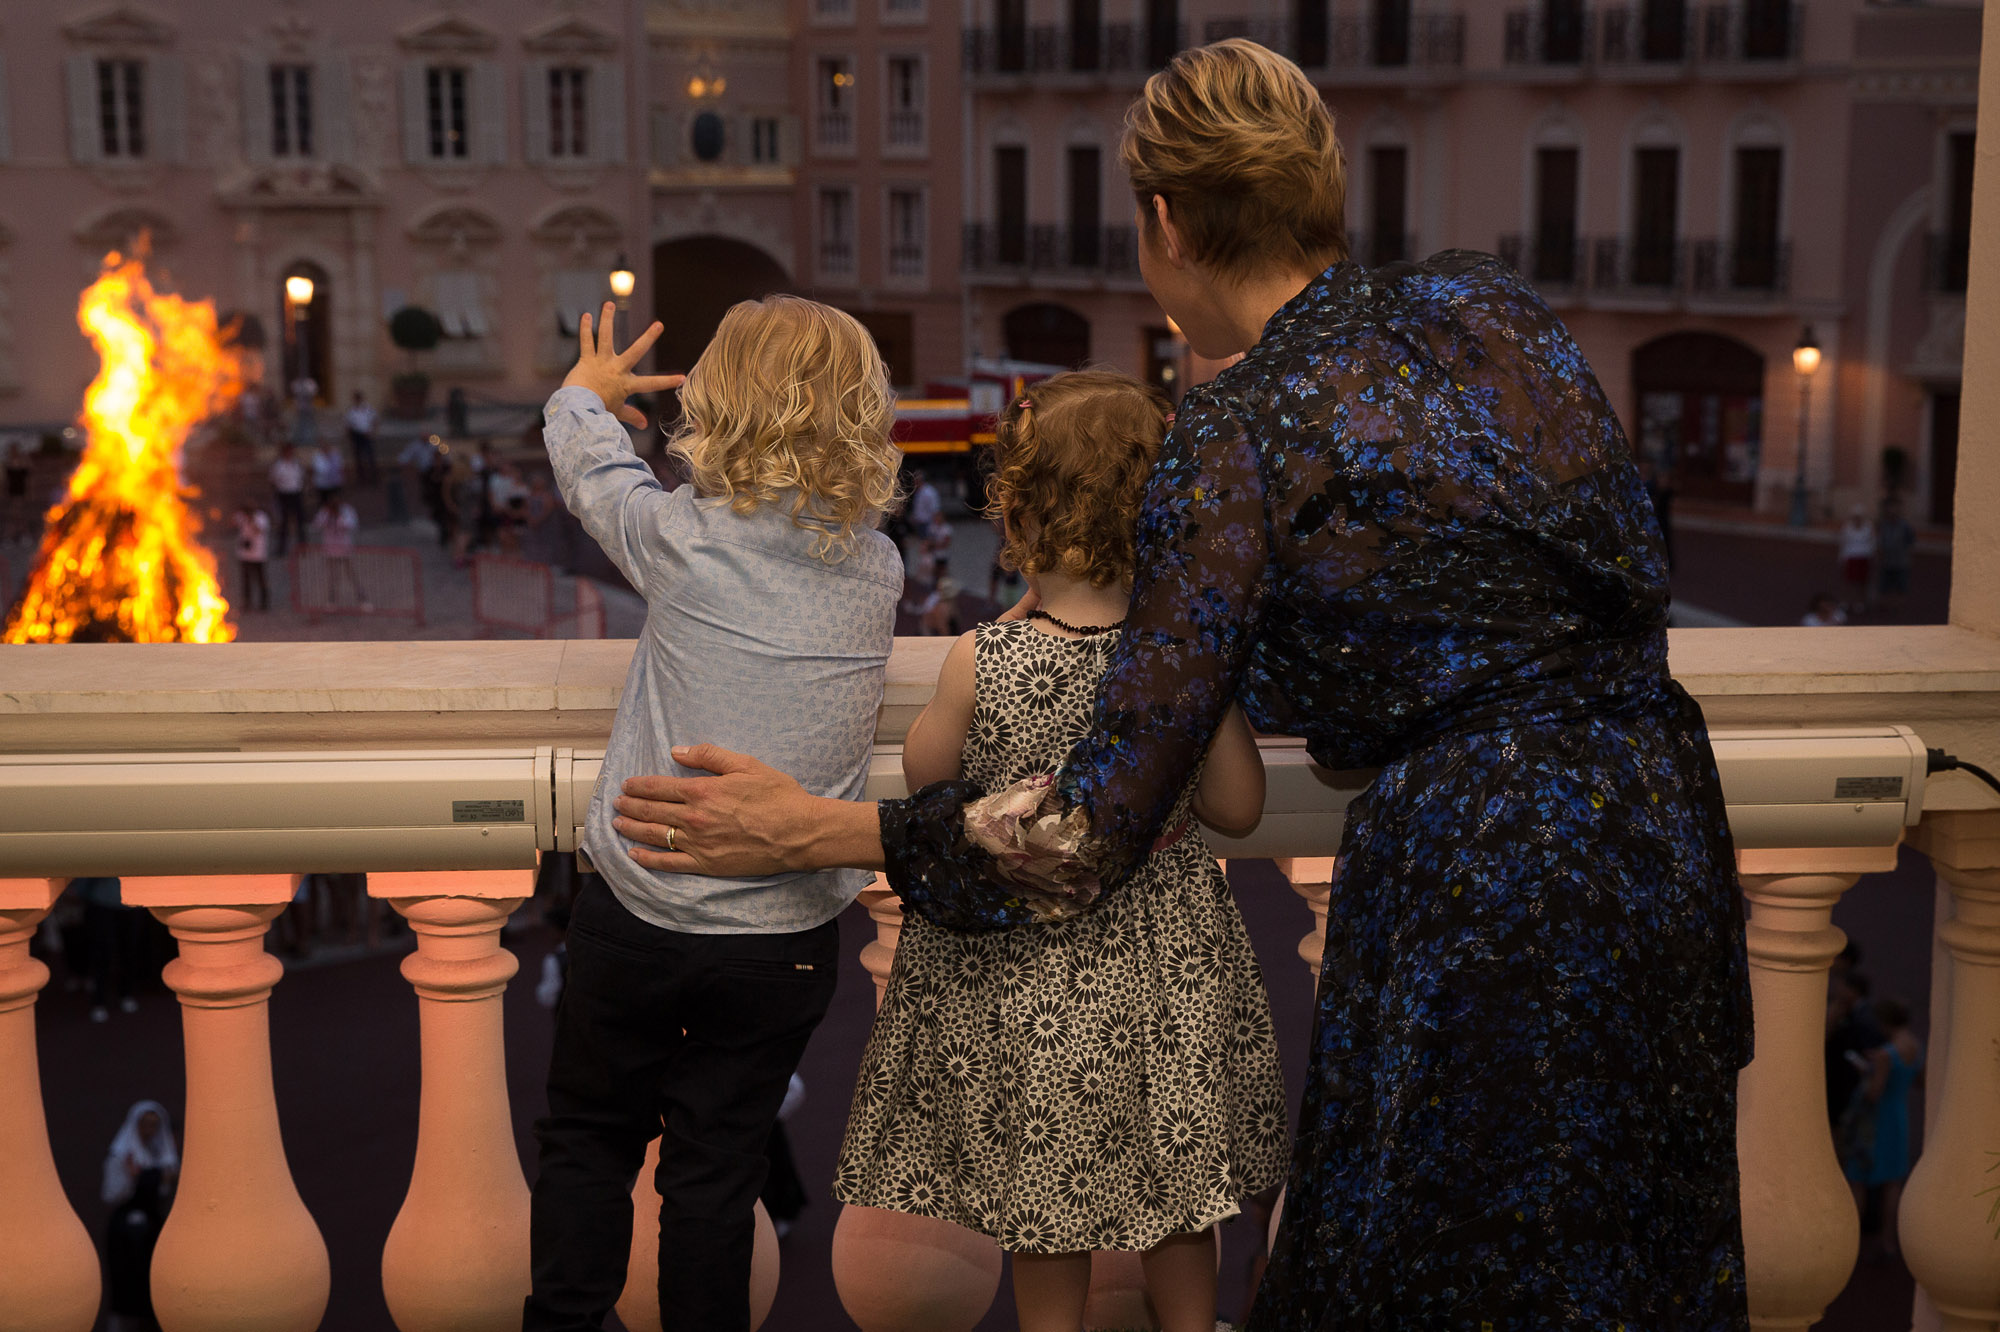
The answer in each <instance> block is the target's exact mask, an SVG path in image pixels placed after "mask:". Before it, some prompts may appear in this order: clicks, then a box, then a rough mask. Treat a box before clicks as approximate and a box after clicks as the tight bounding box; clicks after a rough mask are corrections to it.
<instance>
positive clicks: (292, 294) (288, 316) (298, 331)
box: [285, 273, 313, 393]
mask: <svg viewBox="0 0 2000 1332" xmlns="http://www.w3.org/2000/svg"><path fill="white" fill-rule="evenodd" d="M312 298H313V280H312V279H311V278H309V277H307V276H306V275H305V274H304V273H294V274H292V275H291V276H290V277H288V278H286V279H285V340H286V341H287V342H289V343H290V344H291V351H292V356H291V360H292V365H293V366H294V367H296V369H297V370H298V373H297V374H296V375H294V376H293V382H294V383H296V382H297V381H298V380H300V379H304V378H306V377H307V375H308V374H309V373H310V372H309V371H308V370H307V368H306V331H305V329H304V328H303V327H301V326H300V323H299V319H300V317H301V316H302V315H303V314H304V313H305V308H306V307H307V306H308V305H311V304H312ZM291 388H292V386H291V385H290V384H287V385H285V391H286V392H287V393H290V392H291Z"/></svg>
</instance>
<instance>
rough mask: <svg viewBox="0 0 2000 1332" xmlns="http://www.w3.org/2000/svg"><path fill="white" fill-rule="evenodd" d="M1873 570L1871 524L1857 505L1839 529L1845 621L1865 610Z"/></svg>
mask: <svg viewBox="0 0 2000 1332" xmlns="http://www.w3.org/2000/svg"><path fill="white" fill-rule="evenodd" d="M1874 568H1875V524H1873V523H1871V522H1869V521H1868V510H1866V509H1864V508H1862V507H1861V506H1860V505H1859V504H1857V505H1855V506H1854V508H1853V509H1851V510H1850V511H1849V512H1848V515H1847V521H1846V522H1845V523H1842V524H1841V527H1840V581H1841V583H1842V585H1843V587H1844V588H1845V590H1846V592H1847V606H1846V609H1847V615H1848V618H1849V619H1852V618H1853V617H1855V616H1857V615H1860V614H1861V613H1863V612H1864V611H1866V610H1867V609H1868V600H1869V591H1870V588H1871V585H1872V584H1873V581H1874Z"/></svg>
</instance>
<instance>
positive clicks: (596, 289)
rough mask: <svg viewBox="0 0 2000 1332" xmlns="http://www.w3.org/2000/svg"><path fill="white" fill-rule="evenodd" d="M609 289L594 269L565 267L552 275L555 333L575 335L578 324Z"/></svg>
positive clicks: (594, 308)
mask: <svg viewBox="0 0 2000 1332" xmlns="http://www.w3.org/2000/svg"><path fill="white" fill-rule="evenodd" d="M610 291H611V287H610V283H609V281H608V279H607V278H606V276H605V274H603V273H601V272H599V271H597V270H596V269H589V268H565V269H559V270H557V272H556V274H555V297H556V311H555V317H556V332H557V333H559V334H562V335H564V336H566V337H571V338H574V337H575V336H576V329H577V324H578V323H579V322H580V321H581V320H582V319H583V317H584V316H585V315H587V314H591V315H594V314H596V313H597V308H598V307H599V306H600V305H602V304H604V301H605V299H606V297H607V296H609V294H610Z"/></svg>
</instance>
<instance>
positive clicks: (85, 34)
mask: <svg viewBox="0 0 2000 1332" xmlns="http://www.w3.org/2000/svg"><path fill="white" fill-rule="evenodd" d="M176 35H177V30H176V29H175V28H174V26H173V24H171V23H169V22H167V21H166V20H165V19H163V18H160V17H159V16H157V15H155V14H151V13H148V12H147V11H146V10H144V9H141V8H139V7H138V6H137V5H112V6H110V7H109V8H106V9H100V10H98V11H96V12H95V13H92V14H86V15H85V16H84V17H82V18H79V19H73V20H71V21H70V22H68V23H65V24H63V36H65V37H67V38H69V39H70V40H71V41H72V42H76V43H79V44H81V45H84V46H120V47H131V46H167V45H170V44H171V43H172V42H173V40H174V37H175V36H176Z"/></svg>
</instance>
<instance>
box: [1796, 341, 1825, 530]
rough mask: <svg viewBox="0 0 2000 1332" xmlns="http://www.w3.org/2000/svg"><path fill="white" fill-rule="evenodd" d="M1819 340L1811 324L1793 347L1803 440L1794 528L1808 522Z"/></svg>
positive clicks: (1797, 474)
mask: <svg viewBox="0 0 2000 1332" xmlns="http://www.w3.org/2000/svg"><path fill="white" fill-rule="evenodd" d="M1819 359H1820V354H1819V340H1818V339H1817V338H1815V337H1814V336H1813V331H1812V325H1811V324H1807V325H1806V326H1805V328H1804V329H1803V330H1802V331H1801V332H1800V333H1799V345H1798V346H1796V347H1794V348H1792V369H1794V370H1796V371H1798V374H1799V442H1798V445H1797V447H1796V451H1797V453H1798V470H1797V471H1796V472H1795V473H1794V474H1793V477H1792V515H1791V524H1792V526H1793V527H1804V526H1805V525H1806V523H1807V521H1808V515H1807V513H1806V441H1807V438H1808V437H1807V434H1806V426H1807V423H1808V422H1809V421H1810V419H1811V416H1812V378H1813V373H1814V372H1815V371H1817V370H1818V369H1819Z"/></svg>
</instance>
